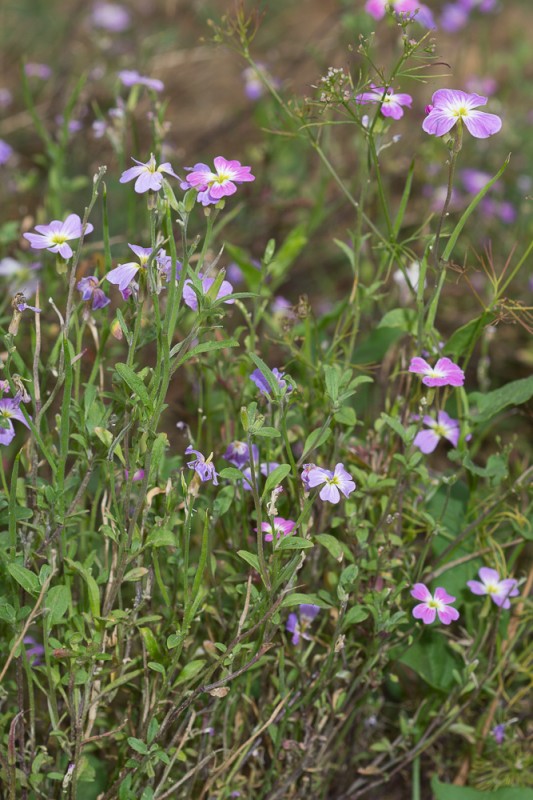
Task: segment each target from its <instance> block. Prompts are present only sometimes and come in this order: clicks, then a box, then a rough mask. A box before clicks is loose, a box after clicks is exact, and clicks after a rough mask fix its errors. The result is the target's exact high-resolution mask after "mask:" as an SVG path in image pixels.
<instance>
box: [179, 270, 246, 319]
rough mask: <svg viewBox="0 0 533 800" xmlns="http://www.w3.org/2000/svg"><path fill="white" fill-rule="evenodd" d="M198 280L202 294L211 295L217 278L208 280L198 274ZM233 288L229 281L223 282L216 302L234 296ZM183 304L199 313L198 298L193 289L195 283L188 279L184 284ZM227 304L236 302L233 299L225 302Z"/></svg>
mask: <svg viewBox="0 0 533 800" xmlns="http://www.w3.org/2000/svg"><path fill="white" fill-rule="evenodd" d="M198 278H199V280H200V281H201V285H202V294H203V295H204V296H205V295H207V294H208V293H209V290H210V289H211V287H212V285H213V284H214V282H215V280H216V278H208V277H207V276H204V275H202V273H201V272H199V273H198ZM232 292H233V286H232V285H231V283H230V282H229V281H222V283H221V284H220V286H219V287H218V293H217V296H216V298H213V299H216V300H221V299H222V298H223V297H227V295H228V294H232ZM183 302H184V303H185V305H186V306H189V308H192V309H193V310H194V311H198V297H197V294H196V292H195V291H194V288H193V282H192V281H191V279H190V278H187V280H186V281H185V283H184V284H183ZM224 302H225V303H230V304H231V303H234V302H235V300H232V299H231V298H230V299H229V300H224Z"/></svg>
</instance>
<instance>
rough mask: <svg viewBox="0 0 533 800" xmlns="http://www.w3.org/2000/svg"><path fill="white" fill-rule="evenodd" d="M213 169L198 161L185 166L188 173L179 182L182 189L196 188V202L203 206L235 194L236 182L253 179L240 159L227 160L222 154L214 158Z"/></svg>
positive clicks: (249, 170)
mask: <svg viewBox="0 0 533 800" xmlns="http://www.w3.org/2000/svg"><path fill="white" fill-rule="evenodd" d="M214 164H215V170H216V172H213V170H212V169H211V167H209V166H208V165H207V164H203V163H198V164H195V165H194V167H192V168H187V172H188V173H189V174H188V175H187V177H186V179H185V180H184V181H182V183H181V184H180V186H181V188H182V189H185V190H187V189H196V190H197V191H198V202H199V203H202V205H204V206H208V205H211V204H215V205H216V203H218V202H220V200H222V199H223V198H224V197H227V196H229V195H232V194H235V192H236V191H237V186H236V184H239V183H246V182H249V181H255V177H254V175H252V173H251V169H252V168H251V167H243V166H242V165H241V162H240V161H228V160H227V159H226V158H223V156H217V157H216V158H215V160H214Z"/></svg>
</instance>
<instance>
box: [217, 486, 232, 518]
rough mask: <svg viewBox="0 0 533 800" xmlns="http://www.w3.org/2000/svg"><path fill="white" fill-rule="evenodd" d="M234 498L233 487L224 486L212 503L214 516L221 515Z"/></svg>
mask: <svg viewBox="0 0 533 800" xmlns="http://www.w3.org/2000/svg"><path fill="white" fill-rule="evenodd" d="M234 499H235V489H234V487H233V486H224V487H223V488H222V489H221V490H220V491H219V493H218V494H217V496H216V498H215V502H214V503H213V514H214V516H215V517H223V516H224V514H227V512H228V511H229V510H230V508H231V506H232V504H233V500H234Z"/></svg>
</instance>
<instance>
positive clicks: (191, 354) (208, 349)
mask: <svg viewBox="0 0 533 800" xmlns="http://www.w3.org/2000/svg"><path fill="white" fill-rule="evenodd" d="M181 344H182V342H179V344H177V345H176V346H175V347H174V348H173V349H172V350H171V352H170V355H171V356H172V357H173V356H175V355H176V354H177V353H178V352H179V350H180V346H181ZM238 346H239V342H238V341H237V339H225V340H224V341H222V342H200V344H197V345H196V347H193V348H192V350H188V351H187V352H186V353H184V355H183V357H182V358H180V359H179V361H178V366H181V365H182V364H185V362H186V361H188V360H189V359H190V358H195V357H196V356H199V355H201V353H212V352H214V351H215V350H225V349H226V348H227V347H238Z"/></svg>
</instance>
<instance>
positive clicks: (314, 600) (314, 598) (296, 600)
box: [281, 592, 331, 608]
mask: <svg viewBox="0 0 533 800" xmlns="http://www.w3.org/2000/svg"><path fill="white" fill-rule="evenodd" d="M302 604H310V605H314V606H319V607H320V608H331V603H328V602H326V601H325V600H323V599H322V598H321V597H319V596H318V595H317V594H303V593H302V592H295V593H294V594H290V595H287V597H285V598H284V599H283V602H282V603H281V605H282V606H283V607H284V608H292V606H299V605H302Z"/></svg>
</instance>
